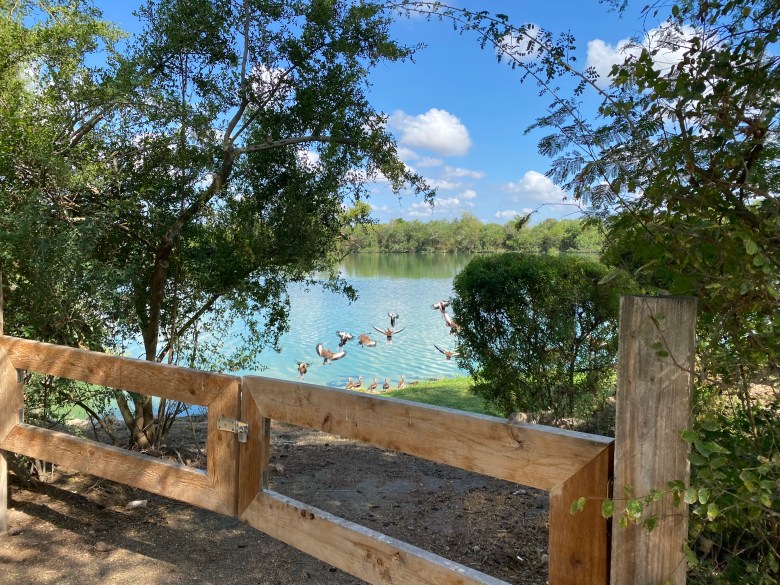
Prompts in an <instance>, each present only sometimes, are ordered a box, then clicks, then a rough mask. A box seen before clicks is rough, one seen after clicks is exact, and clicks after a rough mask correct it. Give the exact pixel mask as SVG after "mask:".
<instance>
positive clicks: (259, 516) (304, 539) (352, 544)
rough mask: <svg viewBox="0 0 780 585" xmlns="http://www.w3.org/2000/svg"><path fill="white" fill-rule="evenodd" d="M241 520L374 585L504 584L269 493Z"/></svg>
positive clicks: (264, 492) (260, 498)
mask: <svg viewBox="0 0 780 585" xmlns="http://www.w3.org/2000/svg"><path fill="white" fill-rule="evenodd" d="M241 520H243V521H244V522H246V523H247V524H249V525H250V526H252V527H254V528H257V529H258V530H261V531H263V532H265V533H266V534H268V535H269V536H271V537H273V538H276V539H278V540H281V541H282V542H285V543H287V544H289V545H291V546H294V547H295V548H297V549H298V550H301V551H303V552H305V553H307V554H309V555H311V556H313V557H316V558H318V559H320V560H322V561H325V562H326V563H328V564H330V565H333V566H334V567H338V568H339V569H341V570H343V571H346V572H347V573H350V574H351V575H354V576H356V577H359V578H360V579H363V580H364V581H366V582H368V583H372V584H374V585H387V584H389V583H392V584H393V585H434V584H435V585H478V584H482V585H508V584H507V583H506V582H504V581H501V580H500V579H496V578H494V577H490V576H489V575H485V574H484V573H480V572H479V571H475V570H474V569H470V568H468V567H465V566H463V565H460V564H458V563H455V562H453V561H449V560H447V559H444V558H442V557H440V556H438V555H435V554H433V553H429V552H426V551H424V550H422V549H419V548H417V547H414V546H412V545H410V544H407V543H405V542H401V541H398V540H395V539H394V538H390V537H389V536H385V535H384V534H380V533H379V532H375V531H373V530H369V529H368V528H365V527H363V526H360V525H358V524H354V523H352V522H348V521H347V520H344V519H342V518H339V517H337V516H334V515H332V514H329V513H327V512H323V511H322V510H319V509H317V508H313V507H311V506H308V505H306V504H303V503H301V502H297V501H295V500H293V499H291V498H288V497H286V496H283V495H281V494H277V493H275V492H272V491H268V490H266V491H263V492H260V493H259V494H258V495H257V496H256V497H255V499H254V500H253V501H252V503H251V504H250V505H249V507H248V508H247V510H246V511H245V512H244V513H243V514H242V515H241Z"/></svg>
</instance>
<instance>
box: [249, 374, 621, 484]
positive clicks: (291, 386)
mask: <svg viewBox="0 0 780 585" xmlns="http://www.w3.org/2000/svg"><path fill="white" fill-rule="evenodd" d="M247 393H249V394H250V395H251V396H252V398H253V399H254V400H255V402H256V403H257V405H258V408H259V409H260V413H261V414H262V415H263V416H265V417H267V418H270V419H274V420H280V421H284V422H288V423H291V424H294V425H299V426H303V427H307V428H310V429H315V430H320V431H325V432H326V433H331V434H334V435H339V436H342V437H346V438H350V439H357V440H360V441H365V442H368V443H371V444H374V445H377V446H379V447H384V448H387V449H393V450H395V451H401V452H404V453H408V454H410V455H415V456H417V457H421V458H423V459H428V460H430V461H435V462H438V463H446V464H448V465H452V466H454V467H459V468H461V469H466V470H468V471H475V472H477V473H481V474H484V475H488V476H491V477H497V478H499V479H506V480H509V481H513V482H515V483H519V484H523V485H527V486H530V487H535V488H539V489H543V490H547V491H549V490H551V489H553V488H554V487H556V486H558V485H560V484H561V483H563V482H564V481H566V479H568V478H569V476H571V475H572V474H574V473H576V472H577V471H578V470H579V469H581V468H582V467H583V466H584V465H586V464H588V463H589V462H590V460H591V459H593V458H594V457H595V456H596V455H598V454H599V453H600V452H601V451H602V450H603V449H604V446H605V445H607V444H609V443H610V442H611V439H608V438H606V437H599V436H596V435H587V434H584V433H575V432H572V431H563V430H560V429H555V428H552V427H544V426H540V425H531V424H522V425H521V424H514V423H509V422H507V420H506V419H502V418H496V417H491V416H485V415H479V414H470V413H464V412H462V411H458V410H452V409H449V408H441V407H436V406H428V405H423V404H417V403H413V402H407V401H405V400H396V399H392V398H386V397H382V396H372V395H368V394H360V393H358V392H350V391H346V390H336V389H332V388H325V387H322V386H314V385H310V384H299V383H295V382H283V381H280V380H272V379H270V378H262V377H259V376H247V377H245V378H244V394H245V396H246V394H247Z"/></svg>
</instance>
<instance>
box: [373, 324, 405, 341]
mask: <svg viewBox="0 0 780 585" xmlns="http://www.w3.org/2000/svg"><path fill="white" fill-rule="evenodd" d="M374 329H376V330H377V331H379V333H381V334H382V335H384V336H385V337H387V341H388V342H391V341H393V335H395V334H396V333H401V331H403V330H404V329H406V327H401V328H400V329H393V328H392V327H388V328H387V329H382V328H381V327H377V326H376V325H374Z"/></svg>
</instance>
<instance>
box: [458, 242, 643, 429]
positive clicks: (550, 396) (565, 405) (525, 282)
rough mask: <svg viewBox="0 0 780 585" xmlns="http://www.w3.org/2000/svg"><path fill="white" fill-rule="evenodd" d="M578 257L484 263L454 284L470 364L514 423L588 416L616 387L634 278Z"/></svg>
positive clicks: (478, 382)
mask: <svg viewBox="0 0 780 585" xmlns="http://www.w3.org/2000/svg"><path fill="white" fill-rule="evenodd" d="M608 272H609V269H608V268H607V267H606V266H603V265H601V264H599V263H597V262H594V261H592V260H586V259H582V258H576V257H566V256H560V257H553V256H536V255H525V254H522V255H521V254H515V253H506V254H497V255H494V256H486V257H478V258H475V259H474V260H472V261H471V262H470V263H469V264H468V265H467V266H466V268H464V269H463V270H462V271H461V272H460V273H459V274H458V275H457V276H456V277H455V280H454V282H453V288H454V290H455V295H456V296H455V298H454V299H453V307H454V310H455V319H456V321H457V322H458V324H459V325H460V326H461V329H460V332H459V337H458V339H459V346H458V347H459V350H460V352H461V354H462V356H463V358H462V360H461V362H462V364H463V365H464V366H465V367H466V368H467V369H468V371H469V373H470V374H471V376H472V377H473V379H474V390H475V391H476V392H477V393H478V394H479V395H481V396H483V397H484V398H485V399H486V400H488V401H489V402H491V403H492V404H495V405H496V406H497V407H498V409H499V410H500V411H502V412H503V413H504V414H506V415H508V414H509V413H511V412H513V411H518V410H519V411H523V412H526V413H528V414H529V415H531V417H532V418H533V419H535V420H539V418H540V417H543V418H544V419H545V420H546V421H547V422H556V423H560V422H561V421H562V420H563V419H564V418H567V417H573V416H580V417H582V416H588V415H590V414H591V413H592V412H593V410H594V409H595V408H596V406H597V405H598V404H600V402H601V401H603V399H604V398H606V396H607V393H608V391H609V389H610V388H611V387H612V386H613V385H614V379H615V378H614V365H615V362H616V359H617V318H618V309H619V297H620V295H621V294H626V293H630V292H632V291H633V290H635V286H634V284H633V282H632V281H631V279H630V278H629V277H628V276H626V275H622V276H616V277H615V278H613V279H611V280H609V281H608V282H602V281H603V280H605V276H606V275H607V274H608Z"/></svg>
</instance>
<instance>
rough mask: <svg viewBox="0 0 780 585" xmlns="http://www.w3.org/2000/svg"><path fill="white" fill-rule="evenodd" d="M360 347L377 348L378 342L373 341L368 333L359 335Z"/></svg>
mask: <svg viewBox="0 0 780 585" xmlns="http://www.w3.org/2000/svg"><path fill="white" fill-rule="evenodd" d="M358 345H359V346H361V347H376V341H374V340H373V339H371V338H370V337H369V336H368V334H367V333H361V334H360V335H358Z"/></svg>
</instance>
